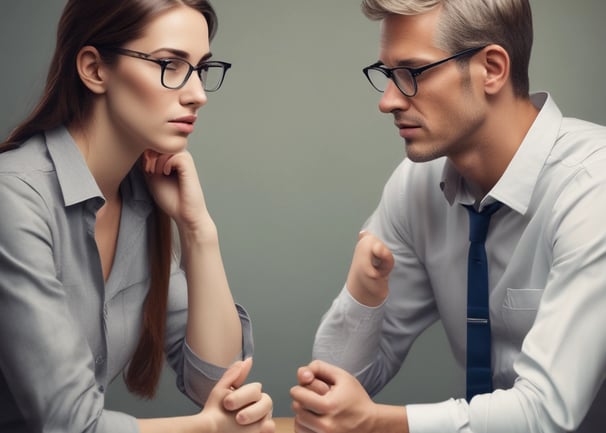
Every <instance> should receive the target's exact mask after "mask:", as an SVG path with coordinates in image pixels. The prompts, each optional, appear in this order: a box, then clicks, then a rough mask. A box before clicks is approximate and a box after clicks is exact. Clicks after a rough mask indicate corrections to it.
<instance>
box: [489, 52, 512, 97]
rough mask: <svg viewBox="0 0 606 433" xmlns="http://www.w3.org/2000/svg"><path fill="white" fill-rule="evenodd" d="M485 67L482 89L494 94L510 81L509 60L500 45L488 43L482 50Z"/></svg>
mask: <svg viewBox="0 0 606 433" xmlns="http://www.w3.org/2000/svg"><path fill="white" fill-rule="evenodd" d="M482 59H483V62H484V68H485V76H484V91H485V92H486V93H487V94H490V95H495V94H497V93H499V92H500V91H501V89H502V88H503V86H505V85H506V84H507V83H508V82H510V76H509V74H510V70H511V62H510V59H509V54H507V51H506V50H505V48H503V47H502V46H500V45H488V46H487V47H486V48H485V49H484V51H483V57H482Z"/></svg>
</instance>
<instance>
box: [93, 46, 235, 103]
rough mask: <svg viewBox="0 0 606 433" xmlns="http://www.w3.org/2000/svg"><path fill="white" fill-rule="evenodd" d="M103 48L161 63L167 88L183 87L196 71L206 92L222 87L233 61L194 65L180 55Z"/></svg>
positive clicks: (162, 74)
mask: <svg viewBox="0 0 606 433" xmlns="http://www.w3.org/2000/svg"><path fill="white" fill-rule="evenodd" d="M103 49H104V50H106V51H110V52H113V53H116V54H121V55H124V56H129V57H134V58H136V59H142V60H147V61H148V62H154V63H156V64H158V65H160V68H161V75H160V82H161V83H162V85H163V86H164V87H166V88H167V89H173V90H176V89H180V88H181V87H183V86H185V83H187V80H189V77H190V76H191V73H192V72H194V71H196V73H197V74H198V77H200V80H201V81H202V87H203V88H204V90H205V91H206V92H214V91H216V90H219V87H221V84H223V80H224V79H225V73H226V72H227V70H228V69H229V68H231V63H227V62H219V61H216V60H212V61H207V62H202V63H200V64H199V65H198V66H193V65H192V64H191V63H189V62H188V61H187V60H184V59H180V58H178V57H175V58H172V57H171V58H156V57H154V56H152V55H151V54H147V53H142V52H139V51H134V50H129V49H127V48H119V47H111V48H107V47H104V48H103Z"/></svg>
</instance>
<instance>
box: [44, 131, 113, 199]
mask: <svg viewBox="0 0 606 433" xmlns="http://www.w3.org/2000/svg"><path fill="white" fill-rule="evenodd" d="M45 136H46V146H47V148H48V152H49V154H50V157H51V159H52V161H53V164H54V165H55V170H56V172H57V179H58V181H59V188H60V189H61V193H62V194H63V201H64V203H65V206H66V207H67V206H72V205H74V204H76V203H81V202H84V201H86V200H89V199H91V198H95V197H99V198H102V199H103V194H101V190H100V189H99V186H98V185H97V182H96V181H95V178H94V177H93V175H92V173H91V172H90V170H89V169H88V166H87V165H86V162H85V161H84V157H83V156H82V153H81V152H80V150H79V149H78V147H77V146H76V143H75V142H74V139H73V138H72V136H71V135H70V134H69V132H68V130H67V128H65V127H64V126H60V127H58V128H55V129H52V130H49V131H46V132H45Z"/></svg>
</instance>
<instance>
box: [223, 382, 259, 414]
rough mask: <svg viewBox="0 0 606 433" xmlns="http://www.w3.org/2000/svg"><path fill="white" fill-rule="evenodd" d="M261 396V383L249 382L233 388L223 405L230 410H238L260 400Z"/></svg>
mask: <svg viewBox="0 0 606 433" xmlns="http://www.w3.org/2000/svg"><path fill="white" fill-rule="evenodd" d="M260 398H261V384H260V383H249V384H246V385H244V386H242V387H240V388H237V389H235V390H233V391H232V392H231V393H230V394H229V395H227V396H226V397H225V398H224V399H223V407H225V409H227V410H230V411H233V410H238V409H242V408H244V407H246V406H248V405H250V404H252V403H255V402H257V401H259V399H260Z"/></svg>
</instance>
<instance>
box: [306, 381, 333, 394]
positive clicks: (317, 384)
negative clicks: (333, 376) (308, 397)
mask: <svg viewBox="0 0 606 433" xmlns="http://www.w3.org/2000/svg"><path fill="white" fill-rule="evenodd" d="M306 388H307V389H309V390H311V391H313V392H315V393H316V394H320V395H324V394H326V393H327V392H328V391H330V385H328V384H327V383H326V382H324V381H322V380H320V379H314V380H313V381H312V382H311V383H309V384H307V385H306Z"/></svg>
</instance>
